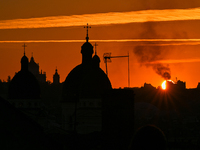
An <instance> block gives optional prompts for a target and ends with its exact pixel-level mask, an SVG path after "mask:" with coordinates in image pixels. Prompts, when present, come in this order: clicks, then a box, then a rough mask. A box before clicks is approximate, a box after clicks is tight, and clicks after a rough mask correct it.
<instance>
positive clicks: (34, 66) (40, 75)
mask: <svg viewBox="0 0 200 150" xmlns="http://www.w3.org/2000/svg"><path fill="white" fill-rule="evenodd" d="M28 70H29V71H30V72H31V73H32V74H33V75H34V76H35V77H36V78H37V80H38V81H39V82H40V83H45V82H46V72H42V70H41V72H40V71H39V63H36V62H35V60H34V58H33V55H32V57H31V60H30V62H29V64H28Z"/></svg>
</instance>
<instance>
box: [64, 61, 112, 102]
mask: <svg viewBox="0 0 200 150" xmlns="http://www.w3.org/2000/svg"><path fill="white" fill-rule="evenodd" d="M109 89H112V86H111V83H110V80H109V79H108V77H107V75H106V74H105V73H104V71H103V70H102V69H101V68H99V67H98V68H93V67H92V66H90V67H89V66H85V65H83V64H80V65H78V66H76V67H75V68H74V69H73V70H72V71H71V72H70V73H69V74H68V76H67V78H66V80H65V82H64V85H63V98H64V101H75V100H77V99H78V98H101V96H102V94H103V92H104V91H105V90H109Z"/></svg>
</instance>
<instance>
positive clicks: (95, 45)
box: [94, 43, 98, 55]
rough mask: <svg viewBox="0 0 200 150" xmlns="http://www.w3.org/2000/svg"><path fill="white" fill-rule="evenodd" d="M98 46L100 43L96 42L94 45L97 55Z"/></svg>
mask: <svg viewBox="0 0 200 150" xmlns="http://www.w3.org/2000/svg"><path fill="white" fill-rule="evenodd" d="M97 46H98V44H97V43H95V44H94V47H95V55H97Z"/></svg>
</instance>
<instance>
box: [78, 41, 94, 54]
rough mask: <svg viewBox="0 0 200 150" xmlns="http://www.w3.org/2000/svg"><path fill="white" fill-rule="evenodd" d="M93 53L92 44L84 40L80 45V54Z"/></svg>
mask: <svg viewBox="0 0 200 150" xmlns="http://www.w3.org/2000/svg"><path fill="white" fill-rule="evenodd" d="M93 53H94V51H93V46H92V44H91V43H90V42H88V41H87V42H85V43H84V44H83V45H82V46H81V54H90V55H92V54H93Z"/></svg>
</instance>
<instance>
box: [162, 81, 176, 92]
mask: <svg viewBox="0 0 200 150" xmlns="http://www.w3.org/2000/svg"><path fill="white" fill-rule="evenodd" d="M167 81H168V82H171V83H173V84H175V83H174V81H172V80H165V81H163V83H162V84H161V87H162V89H163V90H166V89H167Z"/></svg>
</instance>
